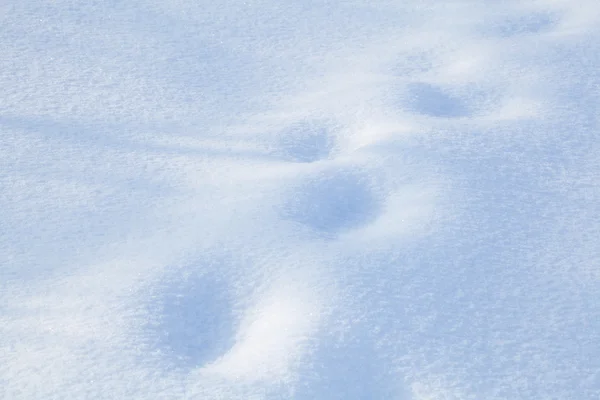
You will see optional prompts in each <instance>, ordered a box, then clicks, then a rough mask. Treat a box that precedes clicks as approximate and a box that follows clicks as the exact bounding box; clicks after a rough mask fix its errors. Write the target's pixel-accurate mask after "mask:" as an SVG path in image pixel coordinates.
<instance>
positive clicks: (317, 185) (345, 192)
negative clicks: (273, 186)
mask: <svg viewBox="0 0 600 400" xmlns="http://www.w3.org/2000/svg"><path fill="white" fill-rule="evenodd" d="M292 191H293V192H292V193H290V194H289V200H288V201H287V202H286V203H285V204H284V207H283V212H282V214H283V217H284V218H287V219H291V220H293V221H296V222H299V223H302V224H304V225H306V226H309V227H311V228H312V229H314V230H316V231H319V232H322V233H327V234H334V233H339V232H341V231H345V230H350V229H355V228H358V227H361V226H363V225H366V224H368V223H369V222H371V221H372V220H374V219H375V218H376V216H377V215H378V213H379V210H380V207H381V204H380V200H379V198H378V197H377V196H376V195H375V193H374V192H373V188H372V182H371V181H370V179H369V178H368V177H367V176H363V175H361V174H359V173H356V172H343V171H338V172H328V173H327V174H324V175H321V176H318V177H315V178H314V179H312V180H310V181H308V182H306V183H304V184H301V185H299V186H296V187H294V188H292Z"/></svg>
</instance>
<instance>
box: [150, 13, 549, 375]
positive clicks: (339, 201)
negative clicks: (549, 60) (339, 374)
mask: <svg viewBox="0 0 600 400" xmlns="http://www.w3.org/2000/svg"><path fill="white" fill-rule="evenodd" d="M553 23H554V19H552V18H550V17H549V16H548V15H546V14H540V15H533V16H531V17H527V18H522V17H519V18H517V19H515V20H507V21H504V23H500V24H497V25H496V28H497V29H495V30H494V31H493V32H492V34H493V35H498V36H501V37H512V36H514V35H519V34H534V33H538V32H542V31H544V30H547V29H549V28H551V27H552V24H553ZM413 72H414V71H413ZM411 74H412V72H411ZM468 89H469V88H462V89H461V90H459V91H456V90H449V89H448V88H446V87H442V86H440V85H437V84H434V83H430V82H427V81H425V80H418V79H415V80H412V81H410V82H407V83H405V84H404V86H403V88H402V92H401V93H400V94H399V95H398V97H397V98H396V99H390V103H395V104H393V105H392V106H395V107H397V108H399V109H400V110H402V111H403V112H405V113H407V114H408V115H414V116H417V117H424V118H432V119H434V120H437V121H444V120H449V119H450V120H451V119H457V118H468V117H472V116H473V115H475V114H476V113H477V112H479V110H478V109H477V106H476V104H480V103H481V96H484V97H486V96H487V97H489V98H492V97H494V96H495V95H496V94H495V93H486V92H484V91H483V92H482V91H479V92H473V91H469V90H468ZM405 115H406V114H405ZM333 129H335V127H332V126H331V124H327V123H325V122H323V121H319V120H302V121H297V122H295V123H292V124H290V125H289V126H288V127H287V128H286V129H283V131H282V132H281V134H279V135H277V136H276V137H275V142H274V143H273V152H272V154H273V156H274V157H275V158H276V159H278V160H280V161H281V160H283V161H285V162H286V163H290V164H297V166H298V168H305V167H306V166H309V165H311V164H319V168H314V169H312V170H311V172H310V173H303V174H301V175H300V176H302V177H303V178H302V179H299V180H297V181H296V182H292V183H290V184H289V185H288V186H287V187H286V188H285V189H284V190H285V192H286V194H285V200H284V201H283V202H282V203H281V204H278V205H277V207H278V213H279V216H280V218H282V219H284V220H288V221H292V222H295V223H297V224H300V225H302V226H304V227H306V228H308V229H309V230H310V231H312V232H313V233H314V238H315V240H321V239H323V238H328V239H329V240H335V239H336V238H338V237H339V235H340V234H343V233H344V232H348V231H353V230H359V229H361V228H364V227H366V226H368V225H369V224H371V223H372V222H373V221H374V220H375V219H377V217H378V216H379V215H380V214H381V213H382V207H383V204H384V202H385V196H384V195H382V191H381V190H378V187H377V183H376V182H374V181H373V179H372V176H371V174H370V173H368V172H365V171H363V170H361V168H360V167H356V166H352V165H348V164H343V166H342V164H340V163H338V162H336V155H337V153H336V149H337V146H336V145H337V143H336V135H335V134H333V133H332V130H333ZM396 189H398V188H396ZM290 251H292V252H293V251H294V250H293V249H290ZM198 262H201V260H199V261H198ZM195 268H196V267H195V266H193V265H190V266H189V270H192V271H193V270H194V269H195ZM231 268H235V266H234V267H232V266H221V267H214V266H213V267H211V268H209V270H210V273H208V274H196V275H193V276H192V277H190V278H188V279H186V280H185V281H177V279H175V280H174V281H173V282H172V283H170V284H169V285H170V286H169V285H167V286H163V287H160V288H158V290H160V291H161V293H159V298H158V300H157V302H156V303H155V304H153V305H151V306H152V307H155V308H157V309H158V310H159V312H160V315H161V320H160V321H159V322H158V324H157V326H154V327H152V328H151V330H152V332H154V333H152V332H150V335H154V336H155V337H157V340H156V346H157V347H158V348H160V349H161V350H163V351H164V352H165V353H166V354H168V355H169V357H171V360H170V361H171V363H173V364H175V365H176V366H177V367H178V368H180V369H182V370H184V371H185V370H190V371H191V370H193V369H197V368H203V367H206V366H209V365H211V364H214V363H215V362H217V361H218V360H219V359H221V358H222V357H223V356H225V355H227V354H228V352H230V351H231V349H232V348H234V347H235V345H236V342H239V341H240V340H243V338H240V337H239V335H238V332H237V330H238V328H239V327H238V324H239V323H240V319H239V318H237V317H236V316H234V315H233V314H232V309H234V308H235V307H236V299H235V298H233V297H234V295H233V294H232V291H231V285H232V282H230V281H228V280H229V279H232V278H230V277H228V276H225V274H230V271H231ZM160 296H162V298H161V297H160ZM288 311H289V312H290V313H292V314H293V313H294V310H288ZM242 314H243V313H242ZM280 334H282V335H285V334H294V332H291V333H290V332H283V333H281V332H280ZM298 334H306V335H310V334H311V332H298ZM359 353H360V350H358V351H357V355H358V354H359ZM263 356H264V358H265V360H267V359H268V357H269V355H268V354H265V355H263ZM265 362H267V361H265ZM331 373H333V374H335V373H336V372H335V371H333V372H331ZM323 379H326V377H320V378H319V380H320V381H323Z"/></svg>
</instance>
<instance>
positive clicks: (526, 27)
mask: <svg viewBox="0 0 600 400" xmlns="http://www.w3.org/2000/svg"><path fill="white" fill-rule="evenodd" d="M556 22H557V18H556V16H555V15H553V14H551V13H548V12H538V13H531V14H525V15H518V16H513V17H507V18H504V19H502V20H500V21H498V22H496V23H491V24H488V25H487V26H486V27H485V28H483V30H484V32H485V33H487V34H491V35H492V36H499V37H502V38H508V37H512V36H517V35H527V34H536V33H542V32H545V31H549V30H551V29H552V28H553V27H554V26H555V25H556Z"/></svg>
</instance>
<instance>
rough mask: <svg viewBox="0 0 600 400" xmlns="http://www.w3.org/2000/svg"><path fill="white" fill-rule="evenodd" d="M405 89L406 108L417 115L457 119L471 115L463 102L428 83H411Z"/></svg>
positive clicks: (470, 111)
mask: <svg viewBox="0 0 600 400" xmlns="http://www.w3.org/2000/svg"><path fill="white" fill-rule="evenodd" d="M407 89H408V99H407V104H406V106H407V107H408V108H409V109H410V110H412V111H414V112H417V113H419V114H424V115H429V116H431V117H439V118H459V117H467V116H469V115H470V114H471V113H472V110H471V109H470V107H469V106H468V104H467V103H466V102H465V101H464V100H462V99H461V98H459V97H456V96H453V95H450V94H448V93H445V92H444V91H443V90H442V89H440V88H438V87H436V86H433V85H430V84H428V83H423V82H417V83H411V84H409V85H408V88H407Z"/></svg>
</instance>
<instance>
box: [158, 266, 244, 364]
mask: <svg viewBox="0 0 600 400" xmlns="http://www.w3.org/2000/svg"><path fill="white" fill-rule="evenodd" d="M162 289H163V293H162V294H161V295H160V297H159V299H158V302H157V303H156V304H154V306H153V307H152V308H154V310H151V311H154V312H155V313H157V314H159V315H158V321H157V323H156V325H155V326H153V327H152V331H153V332H152V333H151V336H153V337H155V338H156V339H155V345H154V346H155V347H156V348H157V349H158V350H159V351H160V352H161V353H163V354H166V355H167V357H168V359H169V360H170V361H171V362H172V363H173V364H174V365H175V366H176V367H178V368H185V369H190V368H194V367H197V366H201V365H205V364H207V363H210V362H212V361H214V360H215V359H216V358H218V357H219V356H221V355H222V354H223V353H225V352H226V351H227V349H229V348H230V347H231V345H232V344H233V338H234V334H235V322H234V317H233V313H232V307H233V300H232V297H231V294H230V290H229V288H228V285H227V284H226V282H225V279H223V278H219V277H218V276H217V275H216V274H214V273H208V274H195V275H193V276H191V277H188V278H185V279H183V280H180V281H177V282H173V283H171V284H168V285H167V287H163V288H162Z"/></svg>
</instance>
